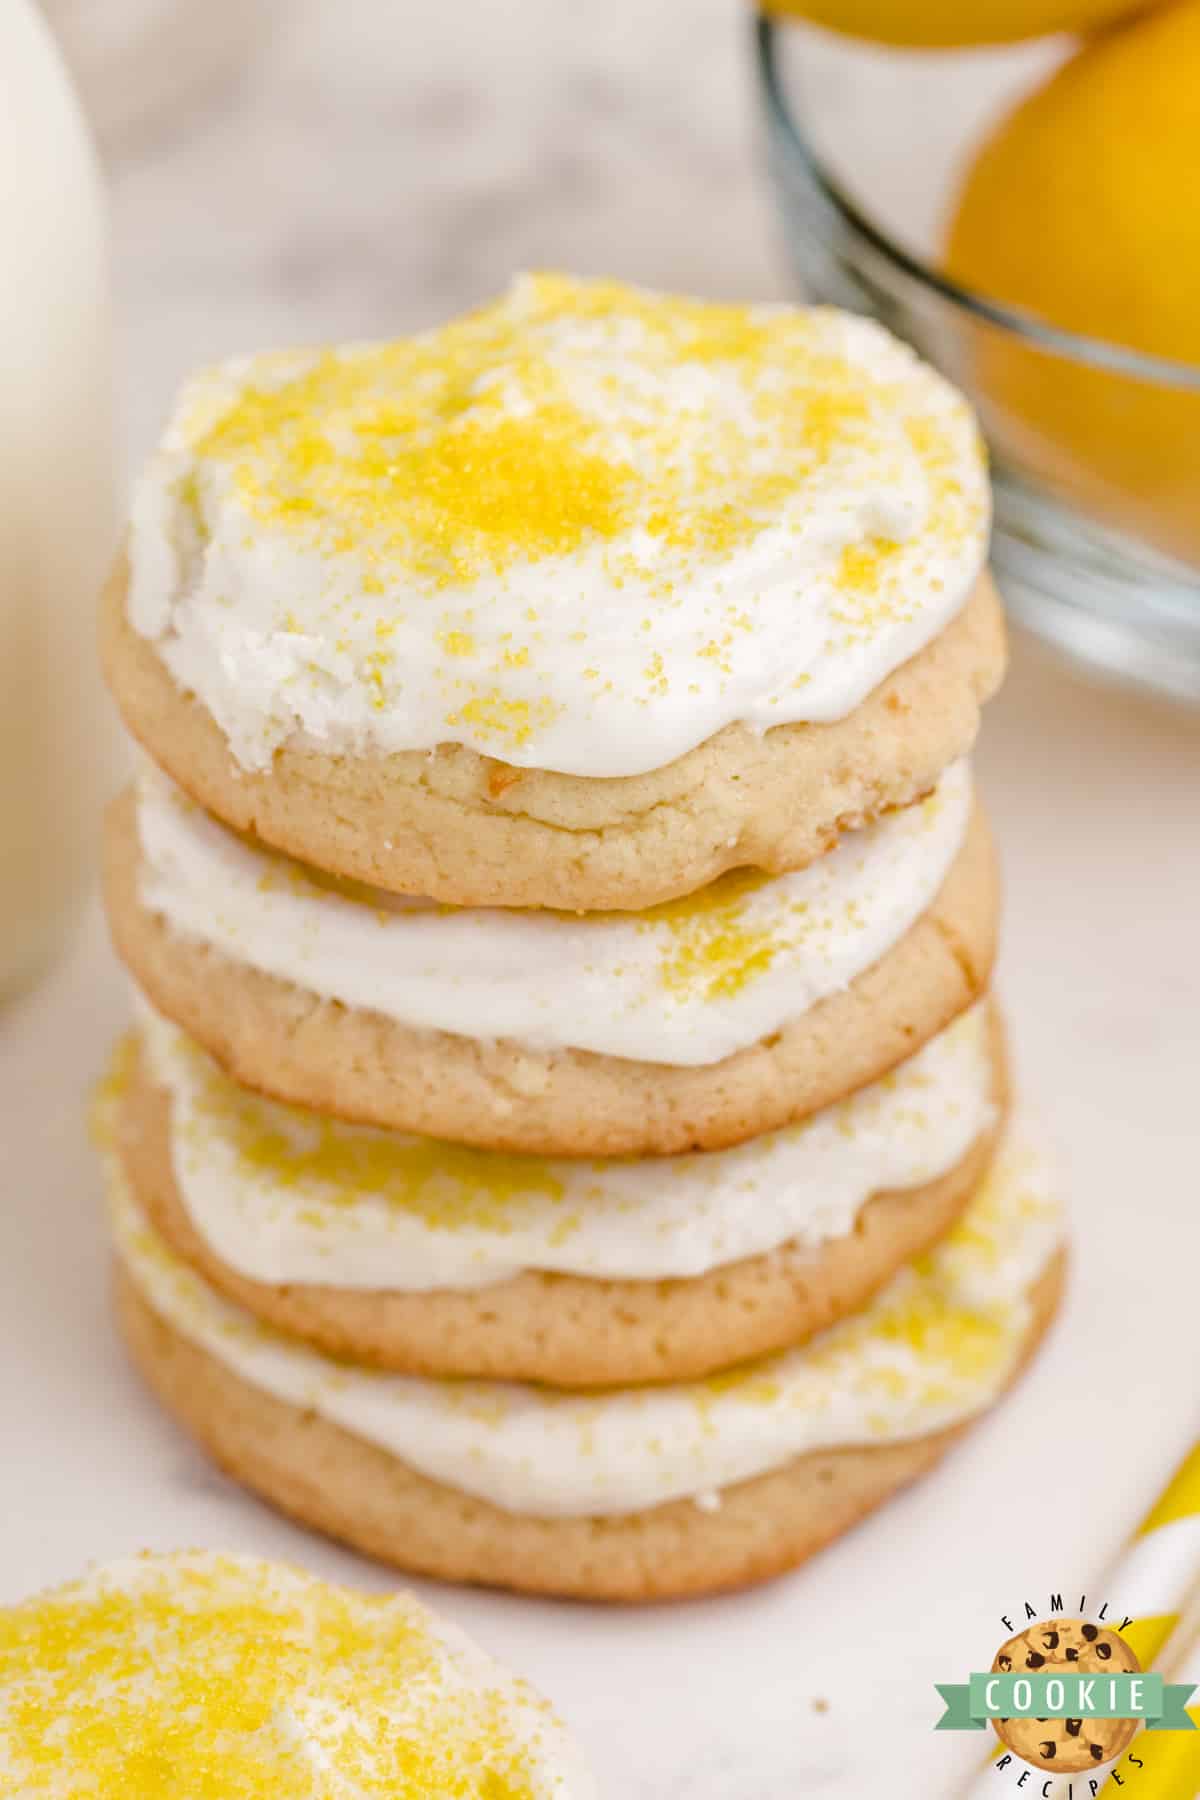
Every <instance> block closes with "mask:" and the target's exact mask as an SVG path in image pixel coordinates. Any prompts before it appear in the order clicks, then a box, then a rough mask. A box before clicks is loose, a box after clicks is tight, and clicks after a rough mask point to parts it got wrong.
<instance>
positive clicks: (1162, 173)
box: [946, 0, 1200, 556]
mask: <svg viewBox="0 0 1200 1800" xmlns="http://www.w3.org/2000/svg"><path fill="white" fill-rule="evenodd" d="M946 264H947V268H948V270H949V272H950V273H951V275H953V276H954V277H955V278H956V279H957V280H959V281H961V282H962V283H964V284H965V285H966V286H968V287H971V288H973V289H975V290H976V291H977V292H980V293H983V294H986V295H989V296H991V297H993V298H995V299H999V300H1002V301H1005V302H1008V303H1009V304H1011V305H1015V306H1020V307H1023V308H1025V309H1027V310H1028V311H1029V312H1030V313H1032V314H1034V315H1036V316H1037V317H1038V318H1040V319H1042V320H1044V321H1046V322H1048V323H1050V324H1052V325H1057V326H1061V327H1064V328H1066V329H1067V330H1069V331H1073V332H1081V333H1085V334H1087V335H1088V336H1090V337H1094V338H1100V339H1104V340H1106V341H1107V342H1108V343H1111V344H1118V345H1123V346H1125V347H1127V348H1129V349H1132V350H1136V351H1141V352H1144V353H1148V354H1150V355H1154V356H1161V357H1168V358H1174V359H1178V360H1179V361H1182V362H1185V363H1192V364H1197V365H1200V0H1183V3H1182V4H1179V5H1177V6H1173V7H1168V8H1167V9H1166V10H1165V11H1161V12H1155V13H1152V14H1148V15H1146V16H1145V17H1144V18H1141V19H1138V20H1135V21H1134V22H1132V23H1130V24H1127V25H1125V26H1123V27H1121V28H1119V29H1117V30H1114V31H1112V32H1110V33H1108V34H1107V35H1106V36H1104V37H1101V38H1098V39H1096V40H1094V41H1093V42H1092V43H1090V44H1088V45H1087V46H1086V47H1084V48H1083V49H1082V50H1080V51H1079V52H1078V54H1076V55H1075V56H1073V57H1072V58H1071V59H1070V60H1069V61H1068V62H1067V63H1065V64H1064V65H1062V66H1061V67H1060V68H1059V70H1058V71H1057V72H1056V73H1055V74H1054V75H1053V76H1051V78H1050V79H1049V81H1048V82H1046V83H1045V84H1044V85H1043V86H1042V87H1041V88H1039V89H1038V90H1036V91H1035V92H1034V93H1033V94H1032V95H1030V96H1029V98H1027V99H1026V100H1025V101H1024V102H1023V103H1022V104H1021V105H1019V106H1018V107H1017V109H1016V110H1015V111H1014V112H1013V113H1012V114H1011V115H1010V116H1009V117H1008V118H1006V119H1005V120H1004V121H1003V122H1002V123H1001V125H1000V126H999V128H998V129H997V130H996V131H995V132H994V133H993V135H992V136H991V138H990V139H989V140H988V141H987V142H986V143H985V144H984V146H983V148H982V149H981V151H980V152H979V154H978V156H977V157H976V159H975V161H974V163H973V165H972V167H971V169H970V171H969V173H968V175H967V178H966V182H965V184H964V186H963V188H962V191H961V193H960V195H959V197H958V202H957V205H956V207H955V210H954V214H953V218H952V222H951V226H950V231H949V235H948V240H947V253H946ZM979 337H980V342H979V344H978V345H977V351H978V354H977V357H976V361H975V372H976V376H977V379H978V380H979V382H980V384H981V386H982V387H983V389H984V397H985V399H986V400H987V401H990V403H991V405H992V407H993V408H994V409H996V408H998V409H1001V411H1002V412H1003V413H1004V414H1006V415H1007V418H1008V422H1009V423H1010V424H1011V425H1012V426H1013V427H1014V428H1015V429H1017V430H1022V429H1023V430H1024V433H1025V435H1026V437H1027V439H1028V440H1029V445H1030V446H1031V447H1032V448H1033V449H1035V450H1037V449H1038V448H1039V447H1040V449H1041V450H1042V451H1044V452H1045V453H1046V454H1048V455H1050V456H1051V459H1052V461H1053V464H1054V469H1053V473H1054V474H1055V476H1056V477H1057V478H1062V479H1067V480H1068V482H1069V484H1071V485H1076V486H1083V487H1087V488H1091V489H1094V490H1095V493H1093V496H1092V497H1093V499H1095V498H1096V497H1097V495H1099V497H1100V498H1102V499H1105V500H1108V501H1111V502H1112V503H1113V504H1115V505H1116V506H1117V507H1118V509H1119V510H1120V511H1121V512H1123V513H1126V514H1129V513H1130V512H1132V513H1133V514H1135V515H1136V516H1135V517H1134V518H1133V520H1132V522H1133V523H1134V524H1135V525H1140V526H1141V527H1142V528H1143V529H1148V530H1149V531H1150V533H1151V535H1152V536H1154V537H1155V538H1156V539H1157V540H1158V541H1160V542H1162V543H1164V545H1165V546H1166V547H1167V548H1174V549H1177V550H1178V549H1183V550H1184V551H1185V553H1190V554H1192V555H1194V556H1200V392H1190V393H1189V392H1186V391H1180V390H1178V389H1176V388H1173V387H1172V385H1171V384H1170V383H1169V382H1163V383H1162V384H1156V383H1153V382H1146V381H1142V380H1138V379H1134V378H1130V377H1121V376H1116V375H1112V374H1106V373H1104V372H1102V371H1098V370H1095V369H1091V368H1088V367H1086V366H1083V365H1081V364H1079V363H1070V362H1068V361H1067V360H1066V359H1064V358H1060V357H1052V356H1049V355H1047V354H1045V353H1041V352H1034V351H1030V350H1023V349H1021V348H1020V347H1019V346H1018V345H1016V344H1015V343H1013V341H1012V340H1011V339H1008V340H1006V339H1005V338H1004V337H1003V336H1002V335H1001V334H999V333H987V332H986V331H984V330H982V328H981V331H980V334H979Z"/></svg>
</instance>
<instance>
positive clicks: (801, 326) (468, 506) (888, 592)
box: [104, 276, 1004, 910]
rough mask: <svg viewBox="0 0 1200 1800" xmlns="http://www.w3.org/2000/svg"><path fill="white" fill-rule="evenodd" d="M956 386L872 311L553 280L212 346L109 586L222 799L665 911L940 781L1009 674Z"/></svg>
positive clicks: (351, 867) (463, 890) (124, 679)
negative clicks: (349, 336) (393, 337)
mask: <svg viewBox="0 0 1200 1800" xmlns="http://www.w3.org/2000/svg"><path fill="white" fill-rule="evenodd" d="M988 524H989V500H988V484H987V476H986V470H985V465H984V458H983V453H982V450H981V447H980V442H979V438H978V434H977V431H976V427H975V424H974V420H973V418H972V416H971V413H970V411H969V409H968V407H967V405H966V403H965V402H964V401H963V400H962V398H961V397H960V396H959V395H958V394H957V393H956V392H955V391H954V390H953V389H952V388H951V387H949V386H948V385H947V384H946V383H945V382H944V381H943V380H942V379H941V378H940V377H939V376H937V375H936V374H935V373H934V372H933V371H932V370H930V369H929V368H927V367H926V366H925V365H924V364H922V363H921V362H920V361H919V360H918V359H917V358H916V357H915V355H914V354H913V353H912V352H911V351H910V350H908V349H907V348H906V347H904V346H902V345H900V344H899V343H897V342H896V341H895V340H894V339H892V338H891V337H889V336H888V335H887V333H885V332H884V331H883V330H882V329H881V328H880V327H879V326H877V325H875V324H874V323H872V322H871V321H868V320H866V319H862V318H857V317H854V316H851V315H848V314H840V313H836V312H831V311H825V310H819V309H814V310H800V309H795V308H786V307H751V308H747V307H735V306H719V305H711V304H705V303H701V302H698V301H690V300H682V299H676V298H667V297H662V296H656V295H648V294H642V293H638V292H636V291H635V290H632V289H628V288H622V287H619V286H617V285H615V284H611V283H586V282H577V281H571V280H569V279H566V278H563V277H557V276H535V277H527V278H524V279H522V280H520V281H518V282H517V283H516V284H515V285H514V286H513V287H512V288H511V289H510V291H509V292H508V293H507V294H506V295H504V296H502V297H501V298H500V299H499V300H497V301H495V302H493V303H492V304H491V305H489V306H486V307H483V308H481V309H480V310H479V311H477V312H475V313H472V314H470V315H468V316H467V317H465V318H463V319H460V320H457V321H455V322H454V323H452V324H450V325H448V326H445V327H443V328H442V329H441V330H439V331H433V332H429V333H427V334H425V335H424V336H421V337H417V338H413V339H410V340H403V341H400V342H396V343H390V344H380V345H357V346H348V347H343V348H340V349H330V350H324V351H312V352H287V353H281V354H274V355H263V356H258V357H252V358H248V359H244V360H241V361H238V362H233V363H228V364H225V365H222V366H220V367H218V368H215V369H213V370H210V371H208V372H207V373H206V374H203V375H201V376H199V377H197V378H196V379H195V380H194V381H193V382H192V383H191V384H190V385H189V386H188V387H187V388H186V389H185V390H184V392H183V394H182V396H181V398H180V401H179V404H178V407H177V410H176V413H175V416H174V418H173V420H172V422H171V424H170V426H169V428H168V431H167V433H166V436H165V439H164V441H163V446H162V449H161V451H160V452H159V454H158V455H157V457H156V458H155V459H154V461H153V462H152V464H151V465H150V467H149V469H148V470H147V471H146V473H145V475H144V476H143V478H142V481H141V483H140V485H139V488H138V491H137V494H136V497H135V502H134V507H133V515H132V521H131V527H130V533H129V540H128V555H127V560H126V559H122V562H121V564H120V566H119V567H118V569H117V571H116V572H115V574H114V577H113V580H112V583H111V585H110V589H109V593H108V598H107V602H106V609H105V629H104V640H105V657H106V664H107V667H108V672H109V677H110V680H111V682H112V685H113V688H114V691H115V693H116V695H117V698H118V701H119V703H120V705H121V707H122V710H123V713H124V715H125V719H126V722H127V724H128V725H129V727H130V729H131V730H132V731H133V732H134V734H135V736H137V737H138V738H140V739H141V741H142V742H143V743H144V744H145V745H146V747H147V748H148V750H149V751H150V752H151V754H152V755H153V756H154V757H155V759H156V760H157V761H158V762H159V763H160V764H161V765H162V766H163V767H164V768H165V769H166V770H167V771H168V772H169V773H170V774H171V775H173V776H174V778H175V779H176V781H178V782H179V783H180V785H181V786H183V787H184V788H185V789H186V790H187V791H188V792H189V793H191V794H192V795H193V796H194V797H195V798H197V799H198V800H200V801H201V802H202V803H203V804H204V805H205V806H206V807H207V808H208V809H209V810H210V811H211V812H213V813H215V814H217V815H218V816H219V817H221V818H222V819H224V820H225V821H226V822H228V823H229V824H231V825H233V826H235V827H237V828H238V829H240V830H254V831H255V832H256V833H257V834H258V836H259V837H260V838H262V839H263V840H264V841H266V842H269V843H271V844H273V845H275V846H276V847H278V848H280V849H283V850H285V851H287V852H289V853H290V854H292V855H295V856H297V857H300V858H302V859H303V860H305V861H307V862H310V863H312V864H315V865H316V866H318V867H321V868H324V869H328V870H331V871H334V872H336V873H338V874H341V875H345V876H349V877H352V878H355V879H358V880H362V881H367V882H371V883H373V884H375V885H377V886H380V887H384V888H387V889H389V890H391V891H393V892H397V893H409V894H419V895H424V896H427V897H430V898H432V899H435V900H442V901H446V902H449V903H451V904H455V905H471V906H479V905H507V906H553V907H559V908H567V909H576V910H599V909H611V908H622V909H624V908H637V907H643V906H648V905H653V904H656V903H657V902H659V901H662V900H666V899H671V898H674V897H676V896H678V895H679V894H682V893H689V892H691V891H692V890H693V889H694V888H696V887H699V886H701V885H703V884H704V883H706V882H708V881H711V880H713V879H714V878H715V877H716V876H718V875H720V874H721V873H722V872H723V871H725V870H727V869H730V868H736V867H740V866H746V865H753V866H756V867H761V868H763V869H766V870H768V871H772V872H780V871H784V870H787V869H791V868H796V867H800V866H801V865H803V864H804V863H806V862H809V861H811V860H812V859H813V858H814V857H815V856H817V855H819V854H820V853H821V852H823V851H824V850H826V849H827V848H829V846H830V845H831V844H832V843H833V842H834V841H835V840H836V838H837V837H838V835H839V833H840V832H841V831H843V830H845V829H847V828H850V827H853V826H856V825H859V824H861V823H863V822H864V821H866V820H868V819H870V818H872V817H874V816H876V815H877V814H879V813H880V812H882V811H884V810H886V809H887V808H889V807H892V806H897V805H904V804H907V803H908V802H909V801H911V800H914V799H916V798H919V797H920V796H921V795H922V794H923V793H925V792H927V791H928V790H929V788H930V787H932V785H933V783H934V782H935V781H936V779H937V777H938V775H939V774H940V772H941V771H942V769H944V768H945V767H946V766H947V765H948V764H949V763H951V762H953V761H954V760H955V759H956V758H958V757H961V756H962V755H963V754H964V753H965V751H966V750H967V749H969V747H970V744H971V742H972V740H973V738H974V735H975V732H976V729H977V726H978V716H979V708H980V705H981V703H982V702H983V701H984V700H985V699H986V698H987V697H988V695H989V694H990V693H991V692H992V691H993V690H994V688H995V687H996V685H997V684H998V682H999V680H1000V678H1001V675H1002V673H1003V664H1004V639H1003V626H1002V621H1001V616H1000V611H999V606H998V603H997V600H996V597H995V593H994V591H993V589H992V588H991V586H990V584H989V583H988V580H987V577H986V575H985V573H984V570H983V563H984V556H985V552H986V544H987V533H988Z"/></svg>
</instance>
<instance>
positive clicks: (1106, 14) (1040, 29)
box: [764, 0, 1147, 50]
mask: <svg viewBox="0 0 1200 1800" xmlns="http://www.w3.org/2000/svg"><path fill="white" fill-rule="evenodd" d="M1146 4H1147V0H764V6H765V10H766V11H767V12H771V13H777V14H780V15H783V14H790V15H791V16H792V17H793V18H804V19H811V20H812V21H813V23H814V24H816V25H824V26H825V27H826V28H827V29H828V30H830V31H841V32H844V33H845V34H846V35H847V36H849V37H858V38H869V39H871V40H872V41H874V42H875V43H878V44H896V45H903V46H905V47H907V48H909V49H926V50H935V49H936V50H942V49H952V48H956V47H957V48H964V47H965V46H967V45H970V44H1012V43H1016V42H1017V41H1018V39H1020V38H1034V37H1047V36H1049V35H1050V34H1051V33H1052V32H1056V31H1095V30H1097V29H1099V28H1100V27H1102V26H1105V25H1111V24H1112V22H1113V20H1114V19H1120V18H1124V17H1126V16H1128V14H1130V13H1133V12H1138V11H1141V10H1142V9H1143V8H1144V7H1145V6H1146Z"/></svg>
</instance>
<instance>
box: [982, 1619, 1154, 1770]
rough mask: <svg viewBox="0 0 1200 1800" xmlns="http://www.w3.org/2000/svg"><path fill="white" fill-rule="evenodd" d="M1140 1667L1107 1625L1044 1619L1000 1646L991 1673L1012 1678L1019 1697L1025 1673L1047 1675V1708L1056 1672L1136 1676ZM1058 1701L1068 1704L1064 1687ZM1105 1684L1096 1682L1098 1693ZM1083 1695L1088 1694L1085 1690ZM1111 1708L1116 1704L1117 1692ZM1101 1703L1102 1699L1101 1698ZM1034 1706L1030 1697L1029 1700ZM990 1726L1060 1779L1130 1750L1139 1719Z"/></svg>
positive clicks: (1012, 1720)
mask: <svg viewBox="0 0 1200 1800" xmlns="http://www.w3.org/2000/svg"><path fill="white" fill-rule="evenodd" d="M1141 1668H1142V1665H1141V1663H1140V1662H1139V1661H1138V1659H1137V1657H1136V1656H1135V1655H1134V1653H1133V1651H1132V1650H1131V1649H1130V1648H1129V1645H1128V1644H1127V1643H1126V1642H1125V1639H1124V1638H1123V1637H1122V1636H1121V1635H1120V1633H1119V1632H1116V1631H1112V1630H1110V1629H1109V1628H1108V1626H1106V1625H1094V1624H1092V1623H1091V1622H1090V1621H1089V1620H1086V1619H1043V1620H1041V1621H1040V1622H1039V1623H1038V1624H1037V1625H1032V1626H1030V1628H1029V1630H1028V1631H1019V1632H1017V1634H1016V1636H1015V1637H1010V1638H1009V1640H1008V1642H1007V1643H1006V1644H1001V1646H1000V1648H999V1650H997V1652H996V1654H995V1656H994V1658H993V1659H992V1672H993V1674H998V1675H1016V1676H1017V1677H1018V1680H1017V1681H1016V1682H1014V1683H1013V1684H1012V1685H1013V1688H1014V1691H1015V1692H1016V1693H1017V1697H1018V1699H1019V1698H1020V1680H1019V1678H1020V1677H1021V1676H1022V1675H1024V1674H1037V1673H1039V1672H1041V1671H1043V1670H1044V1671H1045V1672H1046V1676H1047V1679H1046V1680H1045V1682H1044V1683H1043V1684H1042V1685H1044V1687H1045V1690H1046V1701H1047V1704H1048V1705H1049V1704H1050V1703H1051V1701H1052V1700H1053V1699H1054V1697H1055V1696H1056V1693H1057V1689H1056V1687H1055V1683H1054V1681H1053V1680H1052V1679H1050V1677H1053V1676H1054V1675H1055V1674H1056V1672H1058V1671H1062V1672H1063V1673H1064V1674H1068V1673H1069V1674H1073V1675H1087V1674H1096V1675H1099V1676H1103V1675H1105V1674H1117V1673H1121V1674H1124V1675H1138V1674H1140V1673H1141ZM1058 1685H1059V1686H1061V1687H1062V1688H1063V1695H1062V1700H1063V1703H1064V1704H1065V1702H1066V1698H1067V1696H1066V1689H1065V1683H1061V1682H1060V1683H1059V1684H1058ZM1108 1686H1109V1684H1106V1683H1104V1682H1098V1683H1097V1684H1095V1686H1094V1687H1093V1688H1092V1693H1093V1696H1095V1695H1096V1694H1097V1689H1104V1688H1107V1687H1108ZM1084 1691H1085V1692H1086V1689H1085V1690H1084ZM1113 1692H1114V1703H1115V1690H1113ZM1099 1698H1100V1700H1101V1702H1103V1700H1104V1698H1105V1695H1104V1694H1101V1695H1100V1696H1099ZM1030 1699H1031V1701H1032V1695H1031V1696H1030ZM992 1727H993V1729H994V1730H995V1733H996V1736H997V1737H998V1738H999V1739H1000V1742H1001V1743H1002V1744H1005V1745H1007V1747H1008V1748H1009V1749H1010V1750H1013V1751H1015V1752H1016V1754H1017V1755H1018V1756H1019V1757H1020V1758H1021V1759H1022V1761H1024V1762H1027V1763H1032V1765H1033V1767H1034V1768H1035V1769H1049V1770H1051V1771H1052V1772H1057V1773H1059V1774H1062V1775H1078V1774H1080V1773H1081V1772H1082V1771H1083V1770H1084V1769H1093V1768H1096V1767H1098V1766H1099V1764H1101V1763H1106V1762H1110V1761H1111V1760H1112V1758H1113V1757H1114V1756H1120V1754H1121V1752H1122V1750H1125V1749H1127V1748H1128V1747H1129V1744H1130V1743H1131V1742H1132V1740H1133V1737H1134V1734H1135V1732H1136V1731H1137V1728H1138V1720H1137V1718H1129V1719H1109V1718H1104V1717H1100V1716H1092V1717H1090V1718H1084V1717H1080V1718H1077V1719H1072V1718H1061V1719H1057V1718H1051V1717H1049V1716H1047V1717H1046V1718H1036V1717H1035V1718H1022V1717H1020V1716H1017V1717H1012V1716H1008V1717H1003V1716H1001V1717H997V1718H993V1720H992Z"/></svg>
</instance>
